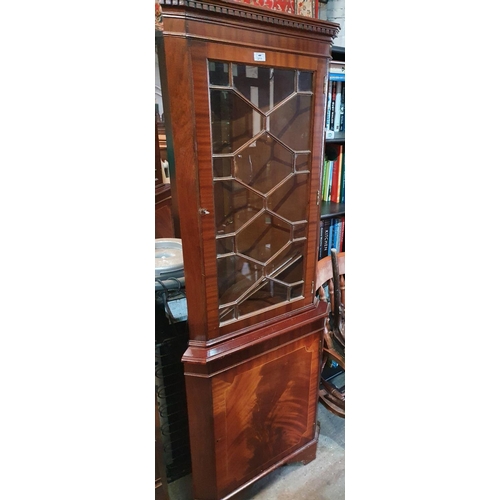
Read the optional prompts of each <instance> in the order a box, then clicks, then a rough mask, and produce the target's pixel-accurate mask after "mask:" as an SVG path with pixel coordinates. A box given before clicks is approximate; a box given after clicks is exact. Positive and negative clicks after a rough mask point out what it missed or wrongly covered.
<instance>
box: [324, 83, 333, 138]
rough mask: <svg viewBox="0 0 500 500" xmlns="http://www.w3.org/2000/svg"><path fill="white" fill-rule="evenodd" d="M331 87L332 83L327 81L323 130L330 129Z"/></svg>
mask: <svg viewBox="0 0 500 500" xmlns="http://www.w3.org/2000/svg"><path fill="white" fill-rule="evenodd" d="M332 85H333V82H332V81H331V80H328V90H327V97H326V119H325V128H326V129H330V121H331V114H332Z"/></svg>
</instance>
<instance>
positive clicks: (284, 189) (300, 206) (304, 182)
mask: <svg viewBox="0 0 500 500" xmlns="http://www.w3.org/2000/svg"><path fill="white" fill-rule="evenodd" d="M308 189H309V175H308V174H301V175H294V176H293V177H290V179H288V180H287V181H286V182H285V183H284V184H282V185H281V186H280V187H279V188H278V189H277V190H276V191H274V192H273V193H272V194H270V195H269V199H268V201H267V206H268V208H269V209H270V210H272V211H273V212H276V213H277V214H278V215H281V217H283V218H285V219H287V220H289V221H291V222H298V221H302V220H306V218H307V207H308V204H307V199H308V197H307V192H308Z"/></svg>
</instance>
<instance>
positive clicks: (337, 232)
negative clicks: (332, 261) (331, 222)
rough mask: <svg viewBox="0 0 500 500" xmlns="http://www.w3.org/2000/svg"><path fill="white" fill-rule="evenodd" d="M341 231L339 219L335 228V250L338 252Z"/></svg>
mask: <svg viewBox="0 0 500 500" xmlns="http://www.w3.org/2000/svg"><path fill="white" fill-rule="evenodd" d="M341 231H342V220H341V219H339V220H338V222H337V226H336V227H335V250H337V252H340V233H341Z"/></svg>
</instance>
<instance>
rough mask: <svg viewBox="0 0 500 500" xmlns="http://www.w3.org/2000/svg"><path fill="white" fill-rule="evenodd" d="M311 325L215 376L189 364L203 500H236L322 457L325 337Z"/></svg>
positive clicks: (196, 475)
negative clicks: (288, 466)
mask: <svg viewBox="0 0 500 500" xmlns="http://www.w3.org/2000/svg"><path fill="white" fill-rule="evenodd" d="M311 326H312V325H309V333H307V334H305V335H303V336H301V337H300V338H298V339H296V340H293V341H291V342H288V343H286V344H285V345H282V346H280V347H274V348H271V349H269V350H267V351H265V352H263V353H261V354H259V355H257V356H254V357H250V358H249V359H247V360H245V361H239V362H237V363H236V364H231V362H230V361H229V365H228V366H227V367H226V368H225V369H223V370H220V371H217V372H216V373H214V374H209V372H210V370H209V369H208V370H207V371H208V373H207V375H206V376H204V375H202V374H200V373H196V374H194V373H190V372H189V364H190V363H189V362H186V363H185V372H186V389H187V398H188V412H189V425H190V436H191V457H192V466H193V494H194V498H195V499H198V500H215V499H222V498H228V497H229V496H231V495H232V494H233V493H236V492H237V491H239V490H240V489H241V488H242V487H244V486H247V485H248V484H251V483H252V482H253V481H255V480H256V479H259V478H260V477H262V476H263V475H265V474H266V473H268V472H270V471H271V470H273V469H274V468H276V467H277V466H279V465H282V464H283V463H286V462H287V461H293V460H292V457H294V456H295V455H297V456H296V457H295V459H296V460H304V461H310V460H312V459H313V458H314V457H315V455H316V444H317V438H316V411H317V400H318V399H317V398H318V376H319V361H320V348H321V338H322V337H321V329H318V330H317V331H311ZM314 326H316V325H314ZM303 329H304V328H302V330H303ZM262 342H264V343H265V339H263V340H262ZM254 347H255V346H254ZM242 350H245V348H244V347H243V348H242ZM234 359H240V360H241V357H240V356H238V357H235V358H234ZM209 364H210V361H208V362H207V365H209Z"/></svg>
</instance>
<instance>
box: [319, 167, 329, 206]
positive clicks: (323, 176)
mask: <svg viewBox="0 0 500 500" xmlns="http://www.w3.org/2000/svg"><path fill="white" fill-rule="evenodd" d="M327 173H328V160H326V159H325V161H324V162H323V172H322V173H321V191H320V192H321V200H323V201H324V200H325V196H326V195H325V193H326V182H327V181H326V176H327Z"/></svg>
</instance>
